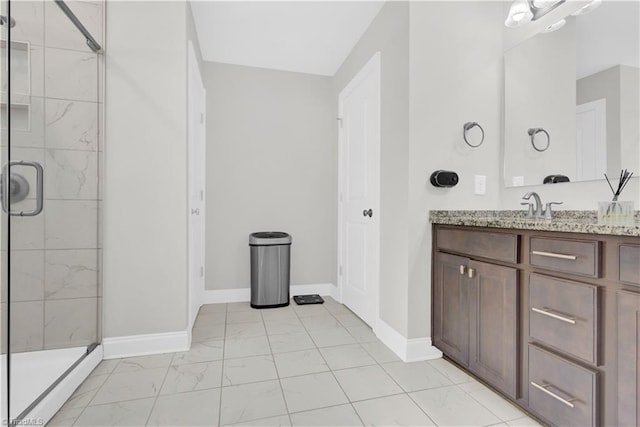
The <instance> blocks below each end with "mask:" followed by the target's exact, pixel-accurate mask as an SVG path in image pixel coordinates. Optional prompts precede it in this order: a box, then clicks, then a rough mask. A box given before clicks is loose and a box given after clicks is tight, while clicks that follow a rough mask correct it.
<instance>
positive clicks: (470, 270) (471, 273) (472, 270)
mask: <svg viewBox="0 0 640 427" xmlns="http://www.w3.org/2000/svg"><path fill="white" fill-rule="evenodd" d="M475 272H476V270H474V269H473V268H470V269H469V270H468V271H467V276H469V279H473V276H474V274H475Z"/></svg>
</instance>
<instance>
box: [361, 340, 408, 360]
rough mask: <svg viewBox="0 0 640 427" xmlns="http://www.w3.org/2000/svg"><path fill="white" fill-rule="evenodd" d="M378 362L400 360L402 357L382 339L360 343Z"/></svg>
mask: <svg viewBox="0 0 640 427" xmlns="http://www.w3.org/2000/svg"><path fill="white" fill-rule="evenodd" d="M360 345H361V346H362V348H364V349H365V350H366V351H367V353H369V354H370V355H371V357H373V358H374V359H375V360H376V362H378V363H388V362H400V358H399V357H398V356H397V355H396V354H395V353H394V352H393V351H391V350H389V347H387V346H386V345H384V344H383V343H382V342H380V341H375V342H365V343H360Z"/></svg>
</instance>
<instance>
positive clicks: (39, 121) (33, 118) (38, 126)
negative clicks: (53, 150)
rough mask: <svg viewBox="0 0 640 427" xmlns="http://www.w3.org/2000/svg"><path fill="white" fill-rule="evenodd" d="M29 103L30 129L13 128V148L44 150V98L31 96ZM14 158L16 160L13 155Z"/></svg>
mask: <svg viewBox="0 0 640 427" xmlns="http://www.w3.org/2000/svg"><path fill="white" fill-rule="evenodd" d="M27 102H28V103H29V116H28V118H29V126H28V129H24V130H23V129H19V128H18V129H16V128H15V127H14V128H13V132H12V133H11V147H12V148H13V147H21V148H22V147H26V148H44V140H45V137H44V135H45V124H44V122H45V116H44V113H45V110H44V104H45V102H44V98H39V97H35V96H30V97H29V99H28V101H27ZM12 157H13V158H16V156H14V155H13V153H12Z"/></svg>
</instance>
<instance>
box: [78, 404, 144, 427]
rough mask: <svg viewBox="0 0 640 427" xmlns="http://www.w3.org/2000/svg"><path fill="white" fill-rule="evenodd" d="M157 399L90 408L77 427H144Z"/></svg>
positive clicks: (81, 416) (85, 411) (79, 419)
mask: <svg viewBox="0 0 640 427" xmlns="http://www.w3.org/2000/svg"><path fill="white" fill-rule="evenodd" d="M154 400H155V399H139V400H130V401H124V402H117V403H111V404H108V405H97V406H89V407H88V408H86V409H85V410H84V412H83V413H82V415H80V417H79V418H78V420H77V421H76V424H75V425H77V426H96V427H98V426H99V427H104V426H142V425H144V424H145V423H146V422H147V418H148V417H149V414H150V413H151V408H152V407H153V402H154Z"/></svg>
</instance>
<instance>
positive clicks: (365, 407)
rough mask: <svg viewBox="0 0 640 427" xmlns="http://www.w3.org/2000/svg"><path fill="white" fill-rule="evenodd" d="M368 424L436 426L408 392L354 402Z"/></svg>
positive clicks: (365, 423)
mask: <svg viewBox="0 0 640 427" xmlns="http://www.w3.org/2000/svg"><path fill="white" fill-rule="evenodd" d="M353 406H354V407H355V408H356V411H357V412H358V414H359V415H360V418H362V421H363V422H364V425H366V426H435V423H434V422H433V421H432V420H431V419H430V418H429V417H428V416H427V415H426V414H425V413H424V412H423V411H422V410H421V409H420V408H419V407H418V405H416V403H415V402H414V401H413V400H411V398H410V397H409V396H407V395H406V394H399V395H396V396H388V397H381V398H378V399H371V400H363V401H360V402H354V404H353Z"/></svg>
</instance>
